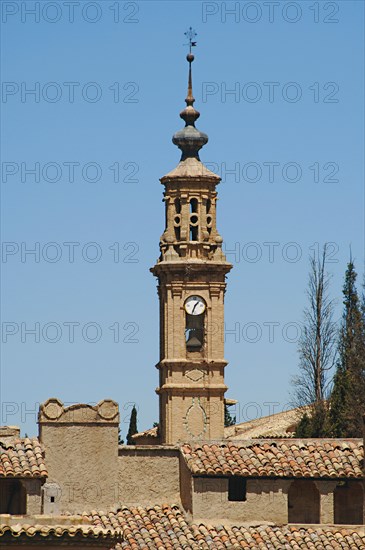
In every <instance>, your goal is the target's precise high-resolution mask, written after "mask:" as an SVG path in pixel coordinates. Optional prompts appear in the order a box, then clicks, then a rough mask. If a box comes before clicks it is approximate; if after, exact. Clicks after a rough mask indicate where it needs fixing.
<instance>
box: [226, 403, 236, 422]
mask: <svg viewBox="0 0 365 550" xmlns="http://www.w3.org/2000/svg"><path fill="white" fill-rule="evenodd" d="M235 424H236V417H235V416H231V413H230V412H229V405H227V403H224V427H225V428H227V427H228V426H234V425H235Z"/></svg>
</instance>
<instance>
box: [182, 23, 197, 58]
mask: <svg viewBox="0 0 365 550" xmlns="http://www.w3.org/2000/svg"><path fill="white" fill-rule="evenodd" d="M184 34H185V36H186V38H187V39H188V40H189V43H188V44H184V46H189V53H191V48H193V47H194V46H196V41H195V40H194V39H195V37H196V36H197V34H196V32H195V31H194V29H193V28H192V27H189V30H188V31H186V32H184Z"/></svg>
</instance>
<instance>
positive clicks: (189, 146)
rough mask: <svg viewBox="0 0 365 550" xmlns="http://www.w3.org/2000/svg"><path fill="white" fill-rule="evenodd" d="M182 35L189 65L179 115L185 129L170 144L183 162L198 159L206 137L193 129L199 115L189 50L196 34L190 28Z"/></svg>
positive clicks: (192, 45)
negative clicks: (188, 159) (185, 92)
mask: <svg viewBox="0 0 365 550" xmlns="http://www.w3.org/2000/svg"><path fill="white" fill-rule="evenodd" d="M184 34H185V36H186V38H187V39H188V40H189V42H188V44H187V46H189V53H188V54H187V56H186V59H187V61H188V63H189V79H188V95H187V96H186V99H185V103H186V107H185V109H184V110H183V111H181V113H180V117H181V118H182V119H183V120H184V121H185V128H184V129H183V130H180V131H179V132H176V134H174V136H173V138H172V142H173V143H174V144H175V145H177V146H178V147H179V149H181V151H182V156H181V160H185V159H186V158H188V157H194V158H197V159H199V154H198V151H199V149H201V148H202V147H203V145H205V144H206V143H207V141H208V136H207V135H206V134H204V133H203V132H199V130H197V129H196V128H195V121H196V120H197V119H198V118H199V117H200V113H199V111H197V110H196V109H195V108H194V102H195V98H194V96H193V79H192V71H191V64H192V62H193V61H194V55H193V54H192V53H191V49H192V48H193V47H194V46H196V41H195V40H194V39H195V37H196V36H197V33H196V32H195V30H194V29H193V28H192V27H190V28H189V30H187V31H186V32H185V33H184Z"/></svg>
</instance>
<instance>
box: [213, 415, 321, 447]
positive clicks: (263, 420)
mask: <svg viewBox="0 0 365 550" xmlns="http://www.w3.org/2000/svg"><path fill="white" fill-rule="evenodd" d="M305 412H306V413H307V414H310V413H311V411H310V408H309V407H300V408H296V409H290V410H285V411H281V412H277V413H273V414H270V415H269V416H261V417H260V418H254V419H252V420H248V421H246V422H241V423H239V424H235V425H234V426H228V427H227V428H225V429H224V435H225V439H230V440H238V441H242V440H243V439H257V438H259V439H264V438H265V439H273V438H275V439H277V438H281V439H282V438H289V437H293V436H294V430H295V426H296V425H297V424H298V422H299V420H300V419H301V418H302V416H303V414H304V413H305ZM232 414H233V415H234V409H233V411H232Z"/></svg>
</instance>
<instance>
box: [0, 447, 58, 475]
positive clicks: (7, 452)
mask: <svg viewBox="0 0 365 550" xmlns="http://www.w3.org/2000/svg"><path fill="white" fill-rule="evenodd" d="M47 475H48V473H47V468H46V466H45V463H44V451H43V449H42V446H41V444H40V442H39V441H38V439H37V438H32V439H29V438H27V437H26V438H24V439H15V440H14V442H13V443H11V444H8V445H4V444H2V445H0V477H47Z"/></svg>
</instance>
